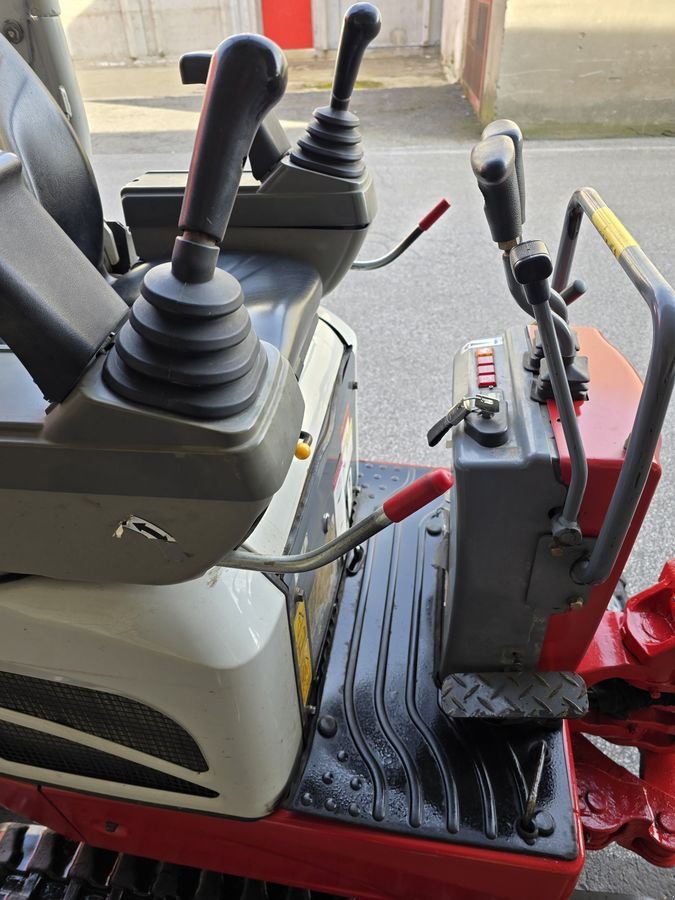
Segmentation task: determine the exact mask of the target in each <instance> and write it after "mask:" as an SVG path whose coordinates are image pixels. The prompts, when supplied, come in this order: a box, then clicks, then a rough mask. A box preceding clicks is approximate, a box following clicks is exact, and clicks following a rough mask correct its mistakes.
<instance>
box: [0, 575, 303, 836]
mask: <svg viewBox="0 0 675 900" xmlns="http://www.w3.org/2000/svg"><path fill="white" fill-rule="evenodd" d="M0 622H1V623H2V627H1V628H0V659H1V660H2V669H3V670H5V671H9V672H14V673H17V674H20V675H30V676H33V677H37V678H44V679H48V680H50V681H54V680H56V681H59V682H62V683H66V684H71V685H78V686H80V687H86V688H94V689H97V690H103V691H106V692H112V693H114V694H118V695H121V696H123V697H128V698H132V699H134V700H136V701H138V702H140V703H143V704H145V705H147V706H150V707H152V708H154V709H156V710H158V711H160V712H162V713H164V714H165V715H167V716H169V717H170V718H171V719H173V720H174V721H176V722H177V723H179V724H180V725H181V726H182V727H183V728H185V730H186V731H188V732H189V733H190V735H192V737H193V738H194V739H195V740H196V742H197V744H198V745H199V747H200V749H201V751H202V753H203V755H204V757H205V758H206V761H207V763H208V765H209V770H208V771H207V772H203V773H201V774H200V773H195V772H193V771H190V770H189V769H185V768H182V767H181V766H178V765H175V764H173V763H169V762H165V761H163V760H161V759H157V758H156V757H154V756H148V755H146V754H144V753H139V752H137V751H134V750H131V749H128V748H127V747H123V746H121V745H119V744H115V743H111V742H110V741H108V740H104V739H101V738H97V737H93V736H91V735H89V734H86V733H84V732H82V731H79V730H77V731H76V730H73V729H71V728H67V727H65V726H62V725H59V724H56V723H51V722H47V721H46V720H44V719H36V718H33V717H31V716H27V715H22V714H20V713H16V712H13V711H11V710H6V709H0V721H2V720H5V721H11V722H14V723H15V724H18V725H23V726H25V727H29V728H35V729H38V730H40V731H43V732H48V733H50V734H52V735H55V736H57V737H61V738H67V739H69V740H74V741H77V743H79V744H81V745H85V746H87V747H91V748H94V749H98V750H102V751H105V752H107V753H113V754H115V755H116V756H118V757H122V758H124V759H127V760H129V761H132V762H136V763H140V764H142V765H144V766H147V767H149V768H151V769H153V770H155V771H157V772H163V773H166V774H168V775H172V776H175V777H178V778H182V779H184V780H186V781H190V782H191V783H193V784H198V785H202V786H203V787H206V788H209V789H211V790H213V791H216V792H217V793H218V796H217V797H215V798H210V797H196V796H191V795H185V794H176V793H172V792H166V791H158V790H154V789H150V788H145V787H138V786H130V785H125V784H119V783H111V782H105V781H102V780H98V779H93V778H83V777H79V776H75V775H70V774H66V773H59V772H55V771H51V770H41V769H37V768H34V767H31V766H26V765H18V764H16V763H11V762H8V761H6V760H0V772H1V773H2V775H5V776H9V777H16V778H24V779H29V780H31V781H39V782H42V783H47V784H55V785H59V786H63V787H68V788H72V789H74V790H80V791H87V792H90V793H97V794H105V795H108V796H115V797H120V798H129V799H134V800H137V801H139V802H144V803H153V804H160V805H162V804H166V805H171V806H174V807H176V806H179V807H183V808H190V809H202V810H208V811H210V812H214V813H223V814H226V815H231V816H240V817H245V818H254V817H259V816H263V815H265V814H266V813H268V812H269V811H270V809H271V808H272V806H273V804H274V802H275V801H276V799H277V798H278V796H279V795H280V793H281V792H282V791H283V789H284V787H285V785H286V782H287V781H288V778H289V775H290V773H291V770H292V767H293V765H294V763H295V760H296V757H297V754H298V751H299V749H300V742H301V734H302V730H301V722H300V714H299V708H298V694H297V689H296V685H295V673H294V663H293V655H292V654H293V651H292V647H291V642H290V636H289V628H288V617H287V612H286V601H285V598H284V595H283V594H282V593H281V592H280V591H279V590H278V589H277V588H276V587H275V586H274V585H273V584H272V583H271V582H270V581H269V580H268V579H267V578H266V577H265V576H264V575H262V574H260V573H257V572H235V571H233V570H229V569H212V570H210V571H209V572H207V573H206V575H204V576H203V577H202V578H200V579H197V580H195V581H192V582H186V583H184V584H177V585H170V586H163V587H147V586H135V585H100V586H92V585H87V584H75V583H71V582H58V581H50V580H47V579H44V578H25V579H21V580H19V581H15V582H10V583H8V584H4V585H2V586H1V587H0Z"/></svg>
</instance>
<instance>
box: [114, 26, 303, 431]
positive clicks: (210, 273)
mask: <svg viewBox="0 0 675 900" xmlns="http://www.w3.org/2000/svg"><path fill="white" fill-rule="evenodd" d="M285 87H286V60H285V58H284V55H283V53H282V52H281V50H280V49H279V48H278V47H277V46H276V44H273V43H272V42H271V41H269V40H268V39H267V38H264V37H261V36H259V35H253V34H244V35H236V36H234V37H231V38H228V40H226V41H223V42H222V43H221V44H220V45H219V47H218V48H217V49H216V51H215V52H214V54H213V58H212V60H211V64H210V67H209V74H208V80H207V84H206V94H205V97H204V105H203V108H202V113H201V117H200V120H199V127H198V130H197V136H196V139H195V147H194V151H193V154H192V161H191V163H190V171H189V173H188V180H187V185H186V188H185V196H184V199H183V205H182V208H181V212H180V218H179V229H180V232H181V233H180V234H179V235H178V237H177V238H176V240H175V243H174V248H173V254H172V257H171V262H170V263H165V264H163V265H160V266H156V267H155V268H153V269H150V271H149V272H148V273H147V274H146V276H145V279H144V281H143V287H142V289H141V295H142V296H141V297H139V298H138V300H137V301H136V303H134V305H133V307H132V310H131V312H130V315H129V320H128V321H127V323H126V324H125V325H124V326H123V328H122V329H121V331H120V332H119V334H118V335H117V337H116V340H115V347H114V348H113V350H112V351H111V352H110V353H109V354H108V358H107V360H106V365H105V369H104V377H105V380H106V383H107V384H108V386H109V387H110V388H111V389H112V390H114V391H115V392H116V393H118V394H119V395H121V396H123V397H125V398H126V399H128V400H132V401H134V402H136V403H142V404H146V405H148V406H154V407H158V408H161V409H166V410H170V411H171V412H174V413H178V414H181V415H186V416H192V417H197V418H208V419H216V418H224V417H226V416H232V415H235V414H236V413H239V412H242V411H243V410H245V409H247V408H248V407H250V406H251V405H252V404H253V403H254V402H255V400H256V398H257V397H258V395H259V394H260V391H261V388H262V382H263V379H264V376H265V372H266V370H267V359H268V357H267V354H266V351H265V350H264V348H263V347H262V345H261V344H260V341H259V340H258V336H257V335H256V333H255V331H254V330H253V327H252V324H251V320H250V318H249V315H248V312H247V310H246V307H245V306H244V305H243V294H242V290H241V286H240V284H239V282H238V281H237V280H236V278H234V277H233V276H232V275H229V274H228V273H226V272H223V271H222V270H220V269H217V268H216V265H217V262H218V256H219V253H220V248H219V244H220V243H221V241H222V240H223V237H224V235H225V229H226V228H227V224H228V221H229V219H230V214H231V212H232V207H233V205H234V201H235V197H236V194H237V190H238V188H239V181H240V177H241V170H242V166H243V162H244V159H245V157H246V155H247V154H248V152H249V149H250V146H251V142H252V141H253V137H254V135H255V133H256V131H257V130H258V128H259V126H260V122H261V121H262V119H263V117H264V116H265V115H266V114H267V113H268V112H269V110H270V109H271V108H272V107H273V106H274V105H275V104H276V103H277V102H278V101H279V100H280V99H281V97H282V95H283V93H284V90H285Z"/></svg>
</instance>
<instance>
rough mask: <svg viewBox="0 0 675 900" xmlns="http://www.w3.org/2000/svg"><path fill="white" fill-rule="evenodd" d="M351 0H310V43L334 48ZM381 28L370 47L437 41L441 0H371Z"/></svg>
mask: <svg viewBox="0 0 675 900" xmlns="http://www.w3.org/2000/svg"><path fill="white" fill-rule="evenodd" d="M353 2H354V0H339V2H335V0H313V4H312V6H313V17H314V35H315V42H314V45H315V47H316V48H317V49H319V50H335V48H336V47H337V44H338V39H339V37H340V29H341V27H342V19H343V17H344V14H345V11H346V10H347V9H348V8H349V7H350V6H351V5H352V3H353ZM373 2H374V3H375V5H376V6H377V7H378V9H379V10H380V13H381V14H382V31H381V32H380V34H379V36H378V38H377V40H375V41H374V42H373V45H372V46H373V47H400V48H414V47H425V46H429V45H431V44H438V43H440V39H441V17H442V13H443V0H412V2H411V0H373Z"/></svg>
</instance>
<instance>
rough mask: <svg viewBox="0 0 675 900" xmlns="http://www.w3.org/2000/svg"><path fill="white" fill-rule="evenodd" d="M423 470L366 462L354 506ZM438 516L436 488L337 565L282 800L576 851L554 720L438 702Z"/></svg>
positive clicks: (428, 829) (493, 841) (512, 844)
mask: <svg viewBox="0 0 675 900" xmlns="http://www.w3.org/2000/svg"><path fill="white" fill-rule="evenodd" d="M424 471H426V470H424V469H415V468H412V467H411V468H408V467H403V466H398V467H397V466H389V465H379V464H374V463H372V464H371V463H364V464H362V466H361V481H362V490H361V492H360V495H359V501H358V509H357V517H358V518H361V517H363V516H365V515H367V514H368V513H369V512H371V511H372V510H373V509H374V508H375V507H377V506H379V505H380V504H381V503H382V501H383V500H384V499H385V498H386V497H387V496H388V495H389V494H391V493H392V492H393V491H394V490H396V489H398V488H400V487H402V486H403V485H404V484H405V483H406V482H408V481H410V480H412V479H413V478H416V477H418V476H419V475H421V474H423V472H424ZM445 525H446V515H445V506H444V504H443V502H440V503H437V504H435V505H434V506H428V507H426V508H425V509H423V510H421V511H420V512H419V513H417V514H416V515H414V516H412V517H410V518H409V519H406V520H405V521H404V522H402V523H401V524H399V525H395V526H392V527H390V528H388V529H386V530H385V531H383V532H381V533H380V534H379V535H377V536H376V537H375V538H373V539H371V541H370V542H369V544H368V547H367V552H366V554H365V558H364V560H363V562H362V564H361V566H360V567H359V569H358V571H357V572H356V573H355V574H352V575H348V576H347V577H346V578H345V581H344V583H343V585H342V588H341V601H340V606H339V612H338V615H337V620H336V623H335V630H334V634H333V638H332V647H331V650H330V658H329V661H328V665H327V669H326V676H325V681H324V685H323V691H322V696H321V700H320V705H319V709H318V711H317V715H316V717H315V719H314V733H313V735H312V736H311V739H310V746H309V752H308V755H307V758H306V760H305V763H304V769H303V771H302V773H301V777H300V778H299V780H298V782H297V783H296V784H295V785H294V788H293V791H292V793H291V796H290V800H289V803H288V806H289V807H290V808H292V809H295V810H297V811H298V812H303V813H304V814H315V815H317V816H322V817H327V818H330V819H332V820H333V821H335V820H342V821H344V822H350V823H353V824H358V825H360V826H366V827H370V828H377V829H384V830H389V831H397V832H403V833H405V834H407V835H409V836H413V835H417V836H420V837H426V838H433V839H436V840H442V841H449V842H453V843H458V844H469V845H473V846H476V847H483V848H490V849H493V850H509V851H513V852H519V853H523V852H524V853H531V854H536V855H545V856H549V857H557V858H560V859H571V858H574V857H576V855H577V844H576V837H575V827H574V815H573V811H572V804H571V796H570V785H569V778H568V772H567V766H566V762H565V755H564V746H563V733H562V730H561V729H560V727H559V726H555V727H554V729H553V730H550V729H545V728H542V727H541V726H538V725H536V724H534V725H533V724H527V725H522V724H518V725H516V724H509V725H507V724H495V723H492V722H485V721H479V720H457V721H449V720H448V719H447V718H446V717H445V716H444V715H443V713H442V712H441V710H440V706H439V694H438V687H437V685H436V684H435V682H434V680H433V671H434V669H433V661H434V640H435V628H434V622H435V613H436V610H437V607H438V603H439V599H440V596H441V593H440V590H439V583H440V579H439V577H438V575H439V572H438V569H437V568H436V566H435V561H436V560H437V559H438V560H441V559H442V557H441V556H438V554H442V553H444V546H445V541H444V529H445ZM477 549H478V548H477ZM486 549H487V548H486ZM486 558H487V557H486ZM486 564H487V563H486ZM542 741H543V742H545V744H546V747H547V753H546V764H545V769H544V775H543V778H542V780H541V786H540V790H539V797H538V801H537V809H538V810H540V812H541V817H540V821H542V822H545V823H546V828H545V830H546V831H549V830H550V828H551V827H552V828H553V831H552V833H551V834H548V836H546V837H544V836H541V835H540V836H539V837H538V838H537V839H536V840H535V841H534V843H527V842H526V841H525V840H524V839H523V837H521V835H520V834H519V832H518V830H517V827H516V826H517V823H518V820H519V819H520V818H521V816H522V814H523V811H524V809H525V805H526V799H527V794H528V791H529V790H530V786H531V784H532V781H533V780H534V776H535V770H536V766H537V760H538V758H539V753H540V751H541V744H542Z"/></svg>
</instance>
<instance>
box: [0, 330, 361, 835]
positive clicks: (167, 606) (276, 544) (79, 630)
mask: <svg viewBox="0 0 675 900" xmlns="http://www.w3.org/2000/svg"><path fill="white" fill-rule="evenodd" d="M327 318H329V319H330V321H331V324H332V325H333V327H331V326H329V325H328V324H326V323H325V322H323V321H319V322H318V325H317V329H316V333H315V336H314V338H313V342H312V345H311V347H310V348H309V350H308V355H307V359H306V363H305V366H304V367H303V371H302V374H301V377H300V386H301V389H302V392H303V395H304V398H305V406H306V412H305V420H304V423H303V428H304V429H305V430H307V431H309V432H310V433H311V434H312V435H313V436H314V438H315V440H318V439H319V436H320V435H321V433H322V430H323V428H324V421H325V419H326V415H327V413H328V411H329V406H330V402H331V397H332V393H333V388H334V385H335V381H336V378H337V376H338V373H339V371H340V366H341V361H342V358H343V353H344V344H343V342H342V341H341V340H340V338H339V337H338V335H337V334H336V333H335V330H334V328H338V329H339V330H340V332H341V333H343V334H345V336H346V340H347V341H348V342H350V341H351V339H352V335H351V333H350V332H349V330H348V329H347V328H346V326H343V325H342V323H340V322H339V320H338V319H336V318H335V317H333V316H332V315H330V314H327ZM310 462H311V460H310V461H308V462H301V461H299V460H294V462H293V464H292V466H291V470H290V472H289V475H288V477H287V479H286V481H285V483H284V485H283V486H282V488H281V490H280V491H279V492H278V494H277V495H276V496H275V498H274V500H273V501H272V503H271V505H270V507H269V509H268V510H267V512H266V513H265V515H264V516H263V518H262V519H261V521H260V523H259V525H258V527H257V528H256V529H255V531H254V532H253V534H252V535H251V537H250V539H249V541H248V546H249V547H251V548H252V549H255V550H257V551H259V552H263V553H282V552H283V550H284V547H285V545H286V543H287V541H288V537H289V532H290V529H291V527H292V524H293V521H294V518H295V516H296V512H297V509H298V505H299V503H300V500H301V497H302V493H303V491H304V489H305V483H306V480H307V477H308V474H309V471H310V464H309V463H310ZM293 655H294V650H293V644H292V638H291V630H290V628H289V623H288V613H287V606H286V598H285V596H284V594H283V593H282V592H281V590H279V589H278V588H277V587H275V586H274V584H273V583H272V582H271V581H270V580H269V579H267V578H266V577H265V576H264V575H262V574H260V573H255V572H245V571H237V570H232V569H225V568H214V569H211V570H210V571H209V572H207V573H206V574H205V575H204V576H203V577H202V578H199V579H196V580H195V581H192V582H186V583H183V584H177V585H171V586H162V587H147V586H134V585H112V584H110V585H91V584H75V583H71V582H59V581H54V580H48V579H44V578H35V577H31V578H24V579H20V580H17V581H12V582H7V583H4V584H0V671H6V672H11V673H15V674H17V675H24V676H31V677H34V678H42V679H46V680H47V681H50V682H58V683H61V684H68V685H74V686H79V687H84V688H89V689H95V690H97V691H103V692H106V693H112V694H115V695H120V696H122V697H125V698H130V699H132V700H135V701H137V702H139V703H142V704H144V705H145V706H148V707H152V708H153V709H155V710H158V711H159V712H161V713H164V714H165V715H166V716H168V717H169V718H170V719H172V720H174V722H176V723H177V724H178V725H180V726H181V727H182V728H184V729H185V730H186V731H187V732H188V733H189V734H190V735H191V736H192V737H193V738H194V740H195V741H196V742H197V744H198V745H199V748H200V749H201V751H202V754H203V755H204V757H205V759H206V761H207V763H208V767H209V768H208V771H206V772H203V773H196V772H194V771H192V770H190V769H187V768H183V767H182V766H179V765H176V764H175V763H170V762H165V761H163V760H161V759H158V758H156V757H155V756H149V755H147V754H145V753H142V752H138V751H136V750H132V749H129V748H128V747H125V746H122V745H121V744H118V743H113V742H111V740H107V739H103V738H100V737H94V736H92V735H90V734H88V733H85V732H84V731H81V730H79V729H78V730H75V729H73V728H69V727H66V726H64V725H61V724H58V723H55V722H50V721H47V720H46V719H42V718H35V717H33V716H30V715H25V714H22V713H18V712H15V711H12V710H9V709H4V708H1V707H0V733H1V723H2V721H3V720H4V721H6V722H12V723H14V724H15V725H21V726H24V727H28V728H32V729H37V730H39V731H41V732H43V733H48V734H50V735H53V736H55V737H58V738H65V739H68V740H70V741H75V742H77V743H78V744H79V745H80V746H85V747H88V748H92V749H94V750H99V751H103V752H105V753H110V754H114V755H115V756H117V757H118V758H121V759H125V760H128V761H129V762H134V763H137V764H140V765H143V766H145V767H148V768H151V769H152V770H154V771H155V772H161V773H164V774H166V775H170V776H173V777H176V778H180V779H183V780H184V781H188V782H191V783H192V784H195V785H200V786H202V787H204V788H208V789H210V790H212V791H215V792H217V794H218V796H217V797H213V798H212V797H200V796H193V795H190V794H185V793H176V792H172V791H164V790H156V789H154V788H148V787H138V786H133V785H129V784H121V783H117V782H112V781H104V780H102V779H98V778H92V777H82V776H78V775H72V774H67V773H65V772H59V771H55V769H53V768H49V769H41V768H36V767H34V766H30V765H23V764H18V763H15V762H10V761H8V760H6V759H2V758H0V775H4V776H8V777H16V778H21V779H27V780H30V781H33V782H38V783H45V784H52V785H58V786H61V787H65V788H69V789H73V790H77V791H86V792H90V793H95V794H104V795H106V796H111V797H119V798H128V799H133V800H136V801H139V802H143V803H150V804H159V805H170V806H172V807H178V808H184V809H195V810H205V811H208V812H211V813H216V814H223V815H228V816H236V817H241V818H257V817H260V816H264V815H265V814H267V813H268V812H269V811H270V810H271V809H272V808H273V806H274V804H275V802H276V801H277V799H278V798H279V796H280V794H281V793H282V792H283V790H284V788H285V786H286V784H287V782H288V780H289V778H290V776H291V774H292V770H293V766H294V764H295V762H296V759H297V757H298V754H299V751H300V749H301V740H302V725H301V715H300V709H299V700H298V689H297V686H296V675H295V666H294V659H293ZM0 747H1V745H0Z"/></svg>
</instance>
